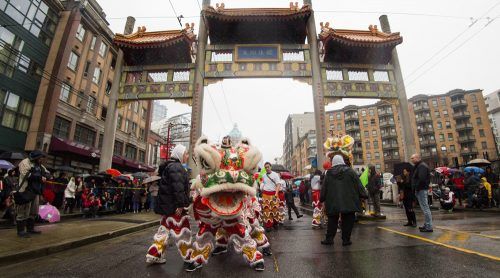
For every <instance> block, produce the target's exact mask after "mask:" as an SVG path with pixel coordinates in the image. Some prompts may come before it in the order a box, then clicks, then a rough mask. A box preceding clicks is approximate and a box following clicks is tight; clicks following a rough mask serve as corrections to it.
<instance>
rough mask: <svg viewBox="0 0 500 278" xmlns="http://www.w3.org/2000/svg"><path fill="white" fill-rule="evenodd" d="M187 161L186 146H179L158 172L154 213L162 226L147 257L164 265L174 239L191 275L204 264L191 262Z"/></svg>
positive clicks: (185, 267)
mask: <svg viewBox="0 0 500 278" xmlns="http://www.w3.org/2000/svg"><path fill="white" fill-rule="evenodd" d="M186 161H187V152H186V147H184V146H182V145H177V146H176V147H175V148H174V149H173V151H172V156H171V158H170V159H169V160H167V161H166V163H165V164H164V165H161V166H160V168H159V170H158V172H159V173H161V177H162V178H161V181H160V188H159V191H158V203H157V206H156V208H155V212H156V213H158V214H161V215H162V218H161V221H160V227H159V228H158V231H157V232H156V234H155V235H154V237H153V239H154V243H153V244H152V245H151V246H150V247H149V249H148V252H147V254H146V262H147V263H149V264H162V263H165V262H166V259H165V255H166V248H167V244H168V240H169V238H170V237H173V239H174V241H175V243H176V246H177V249H178V250H179V254H180V255H181V257H182V259H183V260H184V270H186V271H188V272H191V271H195V270H196V269H197V268H200V267H201V266H202V265H201V264H197V263H196V262H194V261H193V260H192V259H191V255H192V251H193V250H192V246H191V243H192V242H191V227H190V225H189V216H188V214H187V212H186V208H187V207H188V206H189V204H190V197H189V193H190V185H189V178H188V174H187V172H186V170H185V169H184V167H183V166H182V163H185V162H186Z"/></svg>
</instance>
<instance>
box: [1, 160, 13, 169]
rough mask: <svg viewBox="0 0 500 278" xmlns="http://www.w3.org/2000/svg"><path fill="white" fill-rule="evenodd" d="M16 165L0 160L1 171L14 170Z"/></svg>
mask: <svg viewBox="0 0 500 278" xmlns="http://www.w3.org/2000/svg"><path fill="white" fill-rule="evenodd" d="M12 168H14V165H13V164H12V163H10V162H8V161H7V160H0V169H12Z"/></svg>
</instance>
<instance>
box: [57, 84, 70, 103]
mask: <svg viewBox="0 0 500 278" xmlns="http://www.w3.org/2000/svg"><path fill="white" fill-rule="evenodd" d="M71 90H72V88H71V86H70V85H68V84H66V83H65V84H62V86H61V94H60V95H59V99H60V100H62V101H64V102H69V101H70V94H71Z"/></svg>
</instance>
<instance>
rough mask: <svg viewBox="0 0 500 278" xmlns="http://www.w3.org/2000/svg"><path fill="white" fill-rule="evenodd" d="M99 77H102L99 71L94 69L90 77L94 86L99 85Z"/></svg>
mask: <svg viewBox="0 0 500 278" xmlns="http://www.w3.org/2000/svg"><path fill="white" fill-rule="evenodd" d="M101 75H102V71H101V69H100V68H95V69H94V76H93V77H92V82H94V83H95V84H99V82H101Z"/></svg>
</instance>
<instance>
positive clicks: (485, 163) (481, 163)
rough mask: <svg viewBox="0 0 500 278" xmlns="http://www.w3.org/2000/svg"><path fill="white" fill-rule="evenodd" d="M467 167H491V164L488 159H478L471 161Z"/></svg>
mask: <svg viewBox="0 0 500 278" xmlns="http://www.w3.org/2000/svg"><path fill="white" fill-rule="evenodd" d="M467 165H469V166H479V167H480V166H488V165H491V162H489V161H488V160H486V159H482V158H477V159H473V160H471V161H469V163H467Z"/></svg>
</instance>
